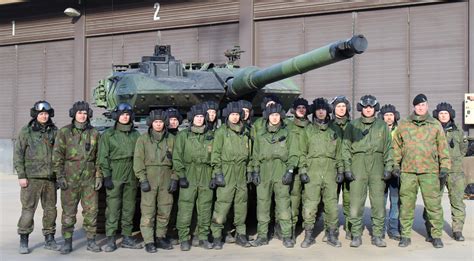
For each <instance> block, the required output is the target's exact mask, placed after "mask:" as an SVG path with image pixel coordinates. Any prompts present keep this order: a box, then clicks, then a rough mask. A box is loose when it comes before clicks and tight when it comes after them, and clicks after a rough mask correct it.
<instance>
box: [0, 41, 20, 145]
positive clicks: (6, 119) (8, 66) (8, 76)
mask: <svg viewBox="0 0 474 261" xmlns="http://www.w3.org/2000/svg"><path fill="white" fill-rule="evenodd" d="M0 61H2V62H1V63H0V79H1V81H0V90H1V92H2V94H1V95H0V104H2V106H0V115H2V124H0V139H11V138H13V133H14V129H13V127H14V118H13V117H14V115H13V112H14V110H13V108H14V107H15V95H16V94H15V93H16V88H15V87H16V80H17V75H16V74H17V64H16V50H15V46H5V47H0Z"/></svg>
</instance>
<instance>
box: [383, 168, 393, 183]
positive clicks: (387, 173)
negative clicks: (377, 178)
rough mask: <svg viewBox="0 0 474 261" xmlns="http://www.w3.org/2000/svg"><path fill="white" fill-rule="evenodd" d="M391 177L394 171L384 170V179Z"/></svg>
mask: <svg viewBox="0 0 474 261" xmlns="http://www.w3.org/2000/svg"><path fill="white" fill-rule="evenodd" d="M391 178H392V172H391V171H387V170H385V171H384V172H383V178H382V180H384V181H389V180H390V179H391Z"/></svg>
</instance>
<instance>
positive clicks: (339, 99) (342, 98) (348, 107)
mask: <svg viewBox="0 0 474 261" xmlns="http://www.w3.org/2000/svg"><path fill="white" fill-rule="evenodd" d="M339 103H345V104H346V116H349V113H350V112H351V103H350V102H349V100H348V99H347V98H346V96H344V95H339V96H336V97H334V98H333V99H332V101H331V105H332V107H333V109H334V108H336V105H338V104H339ZM333 112H335V110H334V111H333Z"/></svg>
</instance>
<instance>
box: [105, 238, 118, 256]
mask: <svg viewBox="0 0 474 261" xmlns="http://www.w3.org/2000/svg"><path fill="white" fill-rule="evenodd" d="M115 250H117V244H116V243H115V236H108V237H107V245H106V246H105V248H104V251H105V252H114V251H115Z"/></svg>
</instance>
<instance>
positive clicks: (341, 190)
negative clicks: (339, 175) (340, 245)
mask: <svg viewBox="0 0 474 261" xmlns="http://www.w3.org/2000/svg"><path fill="white" fill-rule="evenodd" d="M350 184H351V183H350V182H348V181H344V182H343V183H341V184H337V200H338V201H339V195H341V194H342V213H343V214H344V230H345V231H346V233H350V232H351V231H350V227H351V226H350V225H349V217H350V211H351V201H350V199H351V195H350V186H351V185H350ZM325 225H326V223H325Z"/></svg>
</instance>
